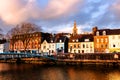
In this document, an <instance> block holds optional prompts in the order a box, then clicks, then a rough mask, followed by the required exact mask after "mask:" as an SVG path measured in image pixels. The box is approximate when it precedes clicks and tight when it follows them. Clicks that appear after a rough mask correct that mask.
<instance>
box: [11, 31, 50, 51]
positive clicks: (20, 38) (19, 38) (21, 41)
mask: <svg viewBox="0 0 120 80" xmlns="http://www.w3.org/2000/svg"><path fill="white" fill-rule="evenodd" d="M49 37H50V34H49V33H42V32H35V33H28V34H20V35H15V36H13V37H12V39H11V40H10V47H9V50H10V51H16V52H25V51H27V52H31V53H32V52H35V53H40V52H41V43H42V42H43V40H44V39H45V38H49Z"/></svg>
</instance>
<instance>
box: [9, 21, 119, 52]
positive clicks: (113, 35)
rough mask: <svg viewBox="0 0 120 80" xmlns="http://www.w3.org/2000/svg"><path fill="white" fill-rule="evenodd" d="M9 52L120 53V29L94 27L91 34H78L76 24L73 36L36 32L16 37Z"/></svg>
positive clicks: (12, 40) (10, 44) (11, 41)
mask: <svg viewBox="0 0 120 80" xmlns="http://www.w3.org/2000/svg"><path fill="white" fill-rule="evenodd" d="M8 50H9V51H15V52H25V51H27V52H31V53H34V52H35V53H49V54H56V53H59V52H61V53H113V52H120V29H98V28H97V27H93V28H92V32H91V33H84V34H78V29H77V25H76V22H74V27H73V32H72V34H71V33H58V34H50V33H43V32H35V33H29V34H20V35H15V36H13V37H12V39H11V40H10V42H9V49H8Z"/></svg>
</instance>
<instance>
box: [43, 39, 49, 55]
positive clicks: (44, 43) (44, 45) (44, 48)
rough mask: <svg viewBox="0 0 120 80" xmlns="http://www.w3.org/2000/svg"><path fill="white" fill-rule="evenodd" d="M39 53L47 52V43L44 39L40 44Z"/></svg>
mask: <svg viewBox="0 0 120 80" xmlns="http://www.w3.org/2000/svg"><path fill="white" fill-rule="evenodd" d="M41 53H49V43H48V42H47V41H46V40H44V41H43V43H42V44H41Z"/></svg>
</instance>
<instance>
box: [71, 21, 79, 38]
mask: <svg viewBox="0 0 120 80" xmlns="http://www.w3.org/2000/svg"><path fill="white" fill-rule="evenodd" d="M72 34H73V36H74V35H77V34H78V29H77V25H76V21H74V27H73V33H72Z"/></svg>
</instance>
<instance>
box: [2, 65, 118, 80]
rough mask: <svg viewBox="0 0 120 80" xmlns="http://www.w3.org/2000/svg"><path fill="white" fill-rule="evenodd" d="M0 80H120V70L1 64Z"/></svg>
mask: <svg viewBox="0 0 120 80" xmlns="http://www.w3.org/2000/svg"><path fill="white" fill-rule="evenodd" d="M0 80H120V68H119V67H117V68H113V67H104V66H101V67H100V66H82V67H80V66H42V65H36V64H19V65H18V64H7V63H6V64H5V63H0Z"/></svg>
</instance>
